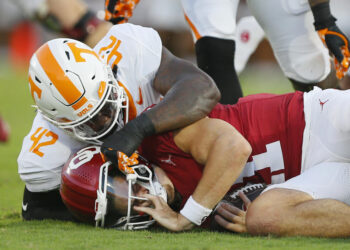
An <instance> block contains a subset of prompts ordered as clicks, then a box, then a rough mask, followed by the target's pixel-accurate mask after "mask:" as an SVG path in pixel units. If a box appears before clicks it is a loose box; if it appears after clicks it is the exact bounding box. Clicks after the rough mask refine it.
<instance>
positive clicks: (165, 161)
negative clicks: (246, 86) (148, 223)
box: [139, 92, 305, 205]
mask: <svg viewBox="0 0 350 250" xmlns="http://www.w3.org/2000/svg"><path fill="white" fill-rule="evenodd" d="M209 117H210V118H218V119H221V120H224V121H226V122H228V123H230V124H231V125H233V126H234V127H235V128H236V129H237V130H238V131H239V132H240V133H241V134H242V135H243V136H244V137H245V138H246V139H247V140H248V141H249V143H250V145H251V147H252V154H251V155H250V157H249V160H248V162H247V164H246V166H245V167H244V170H243V172H242V173H241V175H240V177H239V178H238V179H237V180H236V182H235V183H234V185H233V188H236V187H239V186H242V185H245V184H246V183H248V182H250V183H259V182H260V183H261V182H265V183H266V184H271V183H272V184H275V183H281V182H284V181H285V180H288V179H290V178H292V177H294V176H296V175H298V174H299V173H300V169H301V157H302V141H303V131H304V127H305V120H304V110H303V93H301V92H295V93H290V94H284V95H274V94H258V95H251V96H247V97H244V98H241V99H240V100H239V102H238V103H237V104H236V105H221V104H218V105H216V106H215V108H214V109H213V110H212V112H211V113H210V114H209ZM203 136H205V135H203ZM139 151H140V154H141V155H143V156H144V157H146V158H147V159H148V160H149V161H150V162H152V163H154V164H156V165H158V166H159V167H161V168H162V169H163V170H164V171H165V172H166V174H167V175H168V176H169V178H170V180H171V181H172V182H173V184H174V186H175V188H176V190H177V191H178V192H179V193H180V194H181V195H182V198H183V200H182V205H183V204H184V203H185V201H186V200H187V198H188V197H189V196H190V195H191V194H192V193H193V192H194V190H195V188H196V186H197V184H198V182H199V180H200V178H201V176H202V171H203V168H204V166H203V165H201V164H198V163H197V162H196V161H195V160H194V159H193V158H192V156H191V155H190V154H187V153H184V152H183V151H181V150H180V149H179V148H178V147H177V146H176V144H175V142H174V140H173V133H172V132H169V133H164V134H161V135H155V136H151V137H148V138H146V139H145V140H144V142H143V143H142V145H141V147H140V149H139Z"/></svg>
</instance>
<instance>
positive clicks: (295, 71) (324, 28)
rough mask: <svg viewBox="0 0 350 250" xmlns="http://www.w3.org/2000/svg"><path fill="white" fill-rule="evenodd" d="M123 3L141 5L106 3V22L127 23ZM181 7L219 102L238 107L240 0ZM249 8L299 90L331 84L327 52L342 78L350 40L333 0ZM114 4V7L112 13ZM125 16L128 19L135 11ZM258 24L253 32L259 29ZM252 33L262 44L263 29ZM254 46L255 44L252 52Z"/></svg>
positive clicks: (189, 0) (186, 2)
mask: <svg viewBox="0 0 350 250" xmlns="http://www.w3.org/2000/svg"><path fill="white" fill-rule="evenodd" d="M121 2H123V3H124V2H134V4H133V5H132V7H134V6H135V4H136V3H137V2H138V1H118V0H113V1H112V0H111V1H106V4H107V3H108V4H107V5H108V8H106V12H107V13H112V14H113V15H111V14H109V15H106V20H111V21H120V20H123V21H125V20H127V18H124V16H123V13H124V12H119V10H120V9H121V8H120V6H121V5H122V4H121ZM181 2H182V6H183V9H184V12H185V18H186V20H187V22H188V23H189V26H190V28H191V30H192V34H193V38H194V41H195V47H196V55H197V63H198V66H199V67H200V68H201V69H203V70H204V71H205V72H207V73H208V74H209V75H210V76H211V77H212V78H213V79H214V81H215V82H216V84H217V85H218V87H219V89H220V91H221V94H222V96H221V101H220V102H221V103H230V104H232V103H235V102H236V101H237V100H238V98H239V97H241V96H242V90H241V87H240V83H239V80H238V78H237V74H236V72H235V70H234V63H233V62H234V61H236V60H235V59H234V57H235V51H236V46H237V49H240V47H242V46H239V45H242V44H243V43H242V42H241V41H240V38H239V37H237V34H236V32H237V29H236V14H237V6H238V3H239V0H222V1H220V4H218V2H217V1H215V0H182V1H181ZM247 3H248V5H249V8H250V10H251V12H252V14H253V16H254V17H255V18H256V20H257V21H258V23H259V24H260V26H261V28H262V29H263V31H264V32H265V35H266V37H267V39H268V40H269V42H270V44H271V47H272V49H273V51H274V54H275V56H276V59H277V61H278V63H279V65H280V67H281V69H282V71H283V72H284V74H285V76H286V77H288V78H289V79H290V81H291V82H292V83H293V86H294V88H295V89H296V90H301V91H309V90H311V89H312V88H313V86H315V85H317V84H319V85H320V86H324V87H326V86H327V84H329V83H328V82H329V81H326V77H327V76H328V75H329V73H330V70H331V64H330V58H329V52H330V53H331V54H332V55H333V56H334V58H335V66H336V70H337V73H336V75H337V77H338V78H342V77H343V76H344V74H345V72H346V71H347V69H348V68H349V57H350V53H349V48H350V47H349V41H348V38H347V37H346V36H345V35H344V34H343V33H342V32H341V31H340V29H339V28H338V26H337V25H336V23H335V21H336V19H335V18H334V17H333V16H332V15H331V12H330V7H329V0H309V1H307V0H304V1H294V0H273V1H268V2H265V1H260V0H248V1H247ZM113 4H114V5H115V6H116V7H115V8H112V7H114V6H111V5H113ZM310 7H311V8H310ZM127 13H128V14H129V16H130V14H132V11H130V12H127ZM119 15H120V16H119ZM112 16H114V19H113V18H112ZM129 16H128V17H129ZM117 17H118V18H117ZM254 23H256V22H252V25H253V26H252V27H256V25H255V26H254ZM315 29H316V31H317V32H318V33H319V35H320V36H321V38H322V40H323V41H324V43H325V44H326V45H327V48H328V50H327V49H326V48H325V47H324V46H323V44H322V40H321V39H320V37H319V35H318V34H317V32H315ZM254 31H255V33H251V32H250V34H251V37H250V38H251V39H252V40H255V41H256V43H258V42H259V41H260V40H261V39H262V37H263V36H262V32H261V31H260V29H259V28H256V29H255V30H254ZM238 32H239V30H238ZM236 43H237V45H236ZM238 44H239V45H238ZM256 45H257V44H255V45H254V44H252V46H251V47H250V49H254V48H255V47H256ZM243 47H244V46H243ZM239 53H241V52H239ZM249 53H252V51H251V50H250V51H249ZM249 53H248V54H249ZM330 77H333V75H331V76H330ZM324 80H325V81H324ZM322 81H324V82H322ZM321 82H322V83H321ZM334 82H336V81H334Z"/></svg>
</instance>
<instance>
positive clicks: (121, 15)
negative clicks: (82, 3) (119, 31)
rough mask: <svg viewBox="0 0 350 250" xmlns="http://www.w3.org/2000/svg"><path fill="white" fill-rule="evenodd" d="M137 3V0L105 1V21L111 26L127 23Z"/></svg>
mask: <svg viewBox="0 0 350 250" xmlns="http://www.w3.org/2000/svg"><path fill="white" fill-rule="evenodd" d="M138 3H139V0H105V20H106V21H109V22H112V23H113V24H119V23H125V22H127V21H128V20H129V18H130V17H131V16H132V12H133V11H134V9H135V7H136V5H137V4H138Z"/></svg>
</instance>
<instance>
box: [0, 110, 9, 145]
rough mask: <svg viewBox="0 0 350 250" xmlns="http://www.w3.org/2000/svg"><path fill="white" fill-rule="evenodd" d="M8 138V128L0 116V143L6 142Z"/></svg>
mask: <svg viewBox="0 0 350 250" xmlns="http://www.w3.org/2000/svg"><path fill="white" fill-rule="evenodd" d="M9 136H10V127H9V125H8V124H7V122H6V121H5V120H4V119H3V118H2V117H1V116H0V142H7V140H8V139H9Z"/></svg>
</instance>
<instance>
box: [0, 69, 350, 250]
mask: <svg viewBox="0 0 350 250" xmlns="http://www.w3.org/2000/svg"><path fill="white" fill-rule="evenodd" d="M0 66H1V67H0V114H1V115H2V116H3V117H4V118H5V119H6V120H7V121H8V122H9V124H10V126H11V129H12V133H11V138H10V141H9V142H8V143H7V144H3V145H1V144H0V249H350V240H348V239H332V240H330V239H318V238H303V237H292V238H276V237H250V236H248V235H235V234H224V233H211V232H207V231H201V230H196V231H194V232H189V233H176V234H173V233H168V232H165V231H142V232H120V231H115V230H104V229H95V228H93V227H89V226H85V225H79V224H74V223H69V222H67V223H65V222H57V221H41V222H23V221H22V219H21V215H20V210H21V201H22V191H23V188H24V184H23V183H22V181H21V180H20V179H19V177H18V174H17V163H16V159H17V156H18V153H19V151H20V148H21V143H22V139H23V137H24V136H25V135H26V133H27V132H28V131H29V129H30V127H31V122H32V119H33V117H34V111H33V109H32V108H31V107H30V105H31V104H32V99H31V96H30V94H29V90H28V84H27V80H26V79H27V77H26V75H25V74H20V73H17V72H16V73H15V72H13V71H11V70H10V69H9V68H8V67H6V66H5V65H0ZM267 79H268V80H267ZM241 80H242V84H243V89H244V93H245V94H250V93H259V92H273V93H284V92H288V91H291V88H290V85H289V82H288V81H287V80H285V79H283V78H281V75H280V72H279V70H277V72H275V71H271V70H269V69H266V70H263V71H256V70H255V69H254V70H250V71H247V72H245V73H244V74H243V75H242V77H241Z"/></svg>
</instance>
